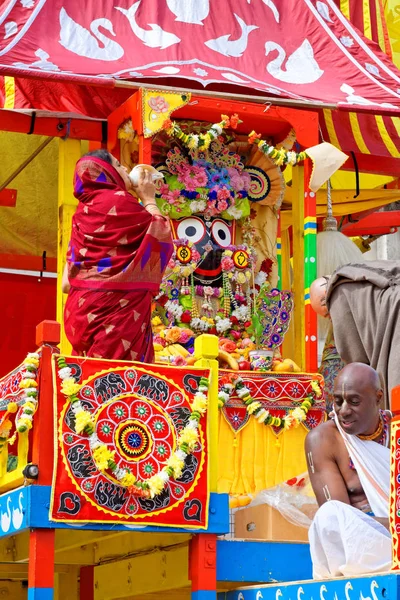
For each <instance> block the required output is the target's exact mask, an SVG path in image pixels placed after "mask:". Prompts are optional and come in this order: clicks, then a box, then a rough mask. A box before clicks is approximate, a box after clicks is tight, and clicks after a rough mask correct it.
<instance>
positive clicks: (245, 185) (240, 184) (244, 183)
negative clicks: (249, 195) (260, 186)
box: [228, 167, 251, 192]
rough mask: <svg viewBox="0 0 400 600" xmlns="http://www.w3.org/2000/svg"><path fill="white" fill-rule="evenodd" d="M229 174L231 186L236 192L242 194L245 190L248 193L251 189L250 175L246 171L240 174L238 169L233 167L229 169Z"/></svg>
mask: <svg viewBox="0 0 400 600" xmlns="http://www.w3.org/2000/svg"><path fill="white" fill-rule="evenodd" d="M228 173H229V177H230V184H231V186H232V188H233V189H234V190H235V192H241V191H243V190H245V191H248V189H249V188H250V183H251V179H250V175H249V174H248V173H247V172H246V171H243V172H242V173H239V171H238V170H237V169H234V168H233V167H231V168H229V169H228Z"/></svg>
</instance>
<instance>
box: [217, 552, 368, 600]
mask: <svg viewBox="0 0 400 600" xmlns="http://www.w3.org/2000/svg"><path fill="white" fill-rule="evenodd" d="M311 577H312V568H311V557H310V549H309V545H308V544H305V543H300V542H297V543H296V542H293V543H290V542H261V541H251V542H250V541H248V542H246V541H238V540H233V541H225V540H219V541H218V542H217V580H218V581H238V582H240V581H243V582H252V583H255V582H258V581H259V582H263V583H268V582H271V583H275V582H276V581H300V580H304V579H310V578H311ZM357 600H358V599H357Z"/></svg>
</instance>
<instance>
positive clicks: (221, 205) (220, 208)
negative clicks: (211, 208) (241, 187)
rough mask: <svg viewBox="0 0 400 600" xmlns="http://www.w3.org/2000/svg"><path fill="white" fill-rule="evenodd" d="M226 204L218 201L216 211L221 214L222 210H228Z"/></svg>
mask: <svg viewBox="0 0 400 600" xmlns="http://www.w3.org/2000/svg"><path fill="white" fill-rule="evenodd" d="M228 206H229V205H228V203H227V201H226V200H220V201H219V202H218V204H217V207H218V210H219V211H220V212H222V211H223V210H226V209H227V208H228Z"/></svg>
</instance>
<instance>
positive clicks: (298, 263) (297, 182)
mask: <svg viewBox="0 0 400 600" xmlns="http://www.w3.org/2000/svg"><path fill="white" fill-rule="evenodd" d="M292 189H293V201H292V218H293V224H292V225H293V292H294V314H293V316H294V337H295V353H294V361H295V362H296V363H297V364H298V365H299V367H300V368H301V369H302V370H303V371H304V370H305V367H306V355H305V343H304V336H305V312H304V306H305V305H304V167H303V166H301V165H296V166H295V167H293V177H292Z"/></svg>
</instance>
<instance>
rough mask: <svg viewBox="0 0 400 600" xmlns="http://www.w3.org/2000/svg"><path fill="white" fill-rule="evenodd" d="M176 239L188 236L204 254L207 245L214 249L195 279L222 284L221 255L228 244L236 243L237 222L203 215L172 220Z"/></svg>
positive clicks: (217, 284)
mask: <svg viewBox="0 0 400 600" xmlns="http://www.w3.org/2000/svg"><path fill="white" fill-rule="evenodd" d="M172 225H173V229H174V237H175V239H181V238H186V239H187V240H189V242H192V243H193V244H194V245H195V246H196V250H197V251H198V252H199V254H203V253H204V252H205V250H206V249H207V245H209V246H210V245H211V247H212V249H211V251H210V252H209V253H208V254H207V256H206V258H205V259H204V260H203V261H202V262H201V263H200V264H199V266H198V268H197V269H196V271H195V272H194V276H195V280H198V281H199V282H200V283H201V282H205V281H207V282H208V283H209V284H210V285H212V286H213V287H218V286H220V285H221V284H222V270H221V257H222V253H223V252H224V250H226V248H228V246H231V245H233V244H235V222H234V221H225V220H224V219H222V218H221V217H209V218H205V217H203V216H201V215H193V216H191V217H185V218H183V219H179V220H177V221H172Z"/></svg>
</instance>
